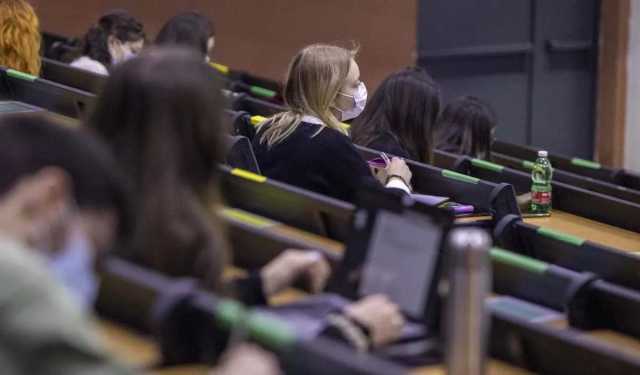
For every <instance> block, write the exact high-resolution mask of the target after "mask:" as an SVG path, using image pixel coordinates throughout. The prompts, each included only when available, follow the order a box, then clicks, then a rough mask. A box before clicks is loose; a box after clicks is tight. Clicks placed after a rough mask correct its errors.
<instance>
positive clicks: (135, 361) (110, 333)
mask: <svg viewBox="0 0 640 375" xmlns="http://www.w3.org/2000/svg"><path fill="white" fill-rule="evenodd" d="M96 328H97V331H98V335H99V336H100V337H101V339H102V341H103V343H104V345H105V348H106V350H107V352H108V353H110V354H111V355H112V356H113V357H114V358H116V359H117V360H118V361H120V362H122V363H124V364H126V365H128V366H130V367H133V368H136V369H145V368H149V367H151V366H153V365H154V364H156V363H158V362H159V361H160V350H159V348H158V346H157V345H156V344H155V343H154V342H153V340H152V339H151V338H150V337H146V336H143V335H140V334H138V333H136V332H133V331H131V330H130V329H127V328H125V327H122V326H120V325H118V324H117V323H113V322H109V321H106V320H99V321H97V322H96Z"/></svg>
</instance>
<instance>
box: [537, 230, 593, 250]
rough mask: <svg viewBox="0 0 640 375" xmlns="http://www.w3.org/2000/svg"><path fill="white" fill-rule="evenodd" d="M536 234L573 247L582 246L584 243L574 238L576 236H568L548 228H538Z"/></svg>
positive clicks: (578, 238) (582, 240) (580, 239)
mask: <svg viewBox="0 0 640 375" xmlns="http://www.w3.org/2000/svg"><path fill="white" fill-rule="evenodd" d="M537 232H538V234H539V235H541V236H544V237H547V238H552V239H554V240H558V241H562V242H566V243H568V244H571V245H574V246H582V244H584V243H585V240H584V239H582V238H580V237H576V236H572V235H570V234H566V233H562V232H558V231H556V230H553V229H549V228H544V227H540V228H538V230H537Z"/></svg>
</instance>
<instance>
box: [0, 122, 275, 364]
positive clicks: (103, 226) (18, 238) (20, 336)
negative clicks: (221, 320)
mask: <svg viewBox="0 0 640 375" xmlns="http://www.w3.org/2000/svg"><path fill="white" fill-rule="evenodd" d="M115 166H116V163H115V161H114V160H113V159H112V157H111V154H110V153H109V151H108V149H107V147H106V146H105V145H104V144H102V143H101V142H99V141H98V139H96V138H94V137H93V136H92V135H91V134H89V133H87V132H84V131H74V130H70V129H68V128H65V127H63V126H59V125H56V124H55V123H53V122H51V120H49V119H48V118H46V117H40V116H31V115H26V116H25V115H2V116H0V169H1V170H2V171H3V173H1V174H0V310H2V312H3V313H2V314H0V332H2V340H0V368H1V369H2V371H3V373H7V374H65V375H84V374H132V373H133V372H132V371H130V370H129V369H127V368H125V367H123V366H121V365H119V364H118V363H116V362H115V361H113V360H112V359H111V358H110V357H109V356H108V355H107V354H106V352H105V350H104V348H103V346H102V344H101V342H100V340H99V338H98V336H97V335H96V332H95V331H94V327H93V326H92V324H91V323H90V319H89V315H88V314H87V312H88V311H87V310H86V309H81V308H79V307H80V306H79V304H78V302H81V303H83V304H85V307H88V306H87V304H89V303H91V302H92V299H93V297H94V296H95V291H96V280H97V279H96V276H95V274H94V270H93V267H94V264H95V263H96V262H95V261H94V259H95V258H96V257H99V256H100V255H101V254H103V253H104V252H105V251H106V250H108V249H110V248H111V247H113V246H114V244H116V243H118V242H119V241H118V239H119V238H121V237H124V236H126V235H127V231H126V227H127V226H128V225H129V224H128V220H127V214H126V203H125V201H126V198H125V196H126V193H125V189H124V185H123V181H122V180H121V179H120V177H119V176H118V172H117V170H116V169H115ZM249 364H251V365H252V367H251V368H252V370H253V372H252V373H256V374H259V375H272V374H277V373H278V368H277V362H275V360H274V359H273V358H271V356H269V355H267V354H266V353H264V352H262V351H260V350H258V349H256V348H253V347H246V346H240V347H238V348H237V349H236V350H234V351H232V352H230V353H228V354H227V355H226V356H225V358H224V360H223V361H222V363H221V365H220V367H219V368H218V370H217V371H216V372H215V373H216V374H224V375H232V374H239V373H241V372H238V371H239V370H241V369H246V368H247V366H248V365H249Z"/></svg>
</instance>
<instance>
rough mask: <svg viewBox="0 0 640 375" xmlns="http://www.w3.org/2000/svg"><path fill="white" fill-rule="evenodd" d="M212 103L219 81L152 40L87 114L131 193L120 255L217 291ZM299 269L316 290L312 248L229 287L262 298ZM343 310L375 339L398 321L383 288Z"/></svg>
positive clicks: (216, 142)
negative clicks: (128, 242) (129, 224)
mask: <svg viewBox="0 0 640 375" xmlns="http://www.w3.org/2000/svg"><path fill="white" fill-rule="evenodd" d="M167 77H171V79H167ZM221 103H222V97H221V92H220V82H219V81H218V78H217V77H216V76H215V75H212V74H210V68H209V67H208V66H207V65H206V64H204V63H203V62H202V59H201V56H199V55H197V54H194V53H193V52H190V51H189V50H184V49H166V50H152V51H148V52H147V53H144V54H143V55H142V56H141V57H140V58H138V59H135V60H132V61H130V62H127V63H125V64H123V65H122V66H121V67H120V68H119V69H116V70H115V71H114V74H113V76H112V77H111V78H110V79H109V82H108V83H107V86H106V87H105V90H104V92H103V94H102V96H101V98H100V100H99V102H98V104H97V107H96V111H95V113H94V114H93V116H92V119H91V121H90V123H91V125H92V126H94V127H95V128H96V129H97V130H98V132H99V133H100V134H101V135H102V136H103V137H104V138H105V139H106V140H107V141H108V143H109V144H110V145H111V147H112V149H113V150H114V152H115V154H116V155H117V156H118V160H119V161H120V163H121V166H122V168H123V169H124V170H125V171H126V172H127V173H128V175H129V176H130V178H131V181H132V184H133V187H134V190H135V193H136V196H137V197H138V202H137V212H136V218H137V219H136V222H137V223H136V225H135V233H134V236H133V246H132V247H131V248H129V249H128V251H127V253H126V254H125V255H126V256H128V257H129V258H130V259H133V260H135V261H137V262H139V263H142V264H145V265H147V266H150V267H152V268H155V269H157V270H160V271H162V272H165V273H167V274H170V275H175V276H192V277H196V278H197V279H199V280H201V282H202V284H203V285H204V286H205V287H207V288H209V289H211V290H214V291H218V292H220V291H221V290H222V288H223V287H224V285H222V271H223V268H224V266H225V265H227V264H228V262H229V261H228V256H227V250H226V249H227V248H228V246H227V244H226V239H225V237H224V235H223V231H222V225H221V224H220V222H219V220H218V218H217V216H216V215H214V214H212V211H213V212H215V210H216V209H218V208H219V207H220V206H221V204H220V198H219V193H218V191H217V183H218V180H217V175H216V173H215V170H216V165H217V164H218V163H220V162H221V160H222V156H221V155H220V153H221V150H222V149H223V148H222V146H221V143H222V139H223V137H222V135H223V132H224V130H223V129H224V127H223V126H222V125H223V124H222V113H221V111H222V108H221ZM299 276H307V277H308V278H309V279H310V281H311V285H312V289H314V290H316V291H319V290H321V289H322V288H323V286H324V284H325V282H326V280H327V278H328V276H329V268H328V265H327V263H326V262H325V261H324V260H323V259H322V258H321V257H319V256H318V255H317V254H315V253H313V252H311V253H310V252H303V251H296V250H289V251H287V252H285V253H284V254H283V255H281V256H280V257H278V258H276V259H275V260H273V261H272V262H271V263H269V264H267V265H266V266H265V267H264V268H263V269H262V270H260V272H259V273H256V274H254V275H252V276H251V277H250V278H249V279H248V280H245V281H244V284H243V285H241V286H238V285H235V292H236V296H238V297H239V299H241V300H243V301H244V302H250V303H264V302H265V297H266V296H269V295H273V294H274V293H277V292H278V291H280V290H282V289H283V288H286V287H288V286H290V285H292V283H293V281H294V280H295V279H296V278H298V277H299ZM232 292H233V291H232ZM344 313H345V314H346V316H349V317H350V318H351V319H353V320H355V321H357V322H359V324H362V325H364V326H366V327H368V328H369V331H370V332H371V336H370V337H371V340H372V343H374V344H376V345H380V344H383V343H386V342H389V341H391V340H393V339H394V338H395V337H397V335H398V334H399V332H400V328H401V327H402V317H401V316H400V314H399V312H398V309H397V306H395V305H394V304H392V303H390V302H389V301H388V300H387V299H386V298H381V297H377V296H374V297H370V298H368V299H364V300H363V301H361V302H358V303H355V304H353V305H351V306H349V307H347V308H346V309H345V312H344Z"/></svg>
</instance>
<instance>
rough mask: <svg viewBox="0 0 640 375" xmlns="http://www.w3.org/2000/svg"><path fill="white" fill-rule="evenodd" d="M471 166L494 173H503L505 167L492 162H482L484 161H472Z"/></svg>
mask: <svg viewBox="0 0 640 375" xmlns="http://www.w3.org/2000/svg"><path fill="white" fill-rule="evenodd" d="M471 164H472V165H473V166H474V167H478V168H482V169H486V170H489V171H492V172H497V173H502V171H503V170H504V167H503V166H502V165H500V164H496V163H492V162H490V161H486V160H482V159H471Z"/></svg>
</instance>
